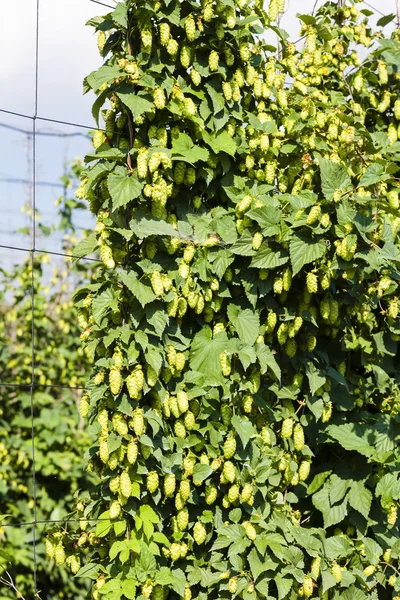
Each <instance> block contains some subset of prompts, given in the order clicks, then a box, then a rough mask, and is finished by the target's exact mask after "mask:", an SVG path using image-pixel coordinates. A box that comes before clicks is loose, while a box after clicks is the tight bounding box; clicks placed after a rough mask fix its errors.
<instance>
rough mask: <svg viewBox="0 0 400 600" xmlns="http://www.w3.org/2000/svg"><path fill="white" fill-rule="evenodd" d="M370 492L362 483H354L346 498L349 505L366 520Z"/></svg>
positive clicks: (369, 504) (369, 506)
mask: <svg viewBox="0 0 400 600" xmlns="http://www.w3.org/2000/svg"><path fill="white" fill-rule="evenodd" d="M372 497H373V496H372V492H370V490H368V489H367V488H366V487H365V485H364V483H363V482H362V481H354V482H353V484H352V486H351V490H350V494H349V496H348V501H349V504H350V506H351V507H352V508H354V510H356V511H358V512H359V513H361V514H362V515H363V517H365V518H366V519H368V516H369V512H370V510H371V504H372Z"/></svg>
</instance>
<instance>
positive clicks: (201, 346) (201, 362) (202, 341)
mask: <svg viewBox="0 0 400 600" xmlns="http://www.w3.org/2000/svg"><path fill="white" fill-rule="evenodd" d="M227 344H228V338H227V336H226V334H224V333H220V334H218V335H216V336H215V337H214V338H213V336H212V330H211V328H210V327H209V326H206V327H203V329H201V330H200V331H199V332H198V333H196V335H195V336H194V338H193V341H192V344H191V347H190V366H191V368H192V369H193V370H194V371H199V372H200V373H207V372H216V373H220V372H221V365H220V359H219V357H220V354H222V352H224V350H225V348H226V346H227Z"/></svg>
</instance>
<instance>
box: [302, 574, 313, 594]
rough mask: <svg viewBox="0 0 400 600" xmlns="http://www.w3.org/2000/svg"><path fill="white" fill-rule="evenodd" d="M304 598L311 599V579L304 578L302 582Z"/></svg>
mask: <svg viewBox="0 0 400 600" xmlns="http://www.w3.org/2000/svg"><path fill="white" fill-rule="evenodd" d="M303 590H304V598H311V596H312V595H313V591H314V583H313V580H312V577H304V580H303Z"/></svg>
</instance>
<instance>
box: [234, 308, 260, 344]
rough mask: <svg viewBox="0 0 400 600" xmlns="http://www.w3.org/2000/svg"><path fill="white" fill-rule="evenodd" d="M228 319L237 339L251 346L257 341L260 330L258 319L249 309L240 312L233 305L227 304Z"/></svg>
mask: <svg viewBox="0 0 400 600" xmlns="http://www.w3.org/2000/svg"><path fill="white" fill-rule="evenodd" d="M227 313H228V318H229V320H230V322H231V324H232V325H233V328H234V329H235V331H236V333H237V334H238V336H239V338H240V339H241V340H242V342H244V343H245V344H249V345H250V346H252V345H253V344H254V342H255V341H256V339H257V336H258V333H259V329H260V317H259V316H258V314H257V313H255V312H253V311H252V310H250V309H249V308H246V309H245V310H241V308H240V307H239V306H236V305H235V304H229V306H228V309H227Z"/></svg>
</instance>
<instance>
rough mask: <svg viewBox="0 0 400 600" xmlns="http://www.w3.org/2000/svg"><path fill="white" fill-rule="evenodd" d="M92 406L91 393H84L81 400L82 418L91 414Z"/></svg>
mask: <svg viewBox="0 0 400 600" xmlns="http://www.w3.org/2000/svg"><path fill="white" fill-rule="evenodd" d="M89 408H90V396H89V394H84V395H83V396H82V398H81V400H80V402H79V414H80V415H81V417H82V419H85V418H86V417H87V416H88V414H89Z"/></svg>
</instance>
